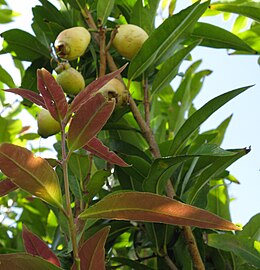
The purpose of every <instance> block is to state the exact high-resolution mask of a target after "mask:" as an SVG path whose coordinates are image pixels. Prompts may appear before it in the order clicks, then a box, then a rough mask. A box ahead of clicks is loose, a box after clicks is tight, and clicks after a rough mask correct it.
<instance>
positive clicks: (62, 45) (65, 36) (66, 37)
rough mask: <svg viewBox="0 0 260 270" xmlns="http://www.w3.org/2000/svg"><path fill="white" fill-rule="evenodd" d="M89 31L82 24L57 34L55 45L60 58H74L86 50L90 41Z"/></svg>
mask: <svg viewBox="0 0 260 270" xmlns="http://www.w3.org/2000/svg"><path fill="white" fill-rule="evenodd" d="M90 39H91V35H90V33H89V31H88V30H87V29H86V28H84V27H81V26H77V27H72V28H69V29H66V30H64V31H62V32H60V34H59V35H58V36H57V38H56V40H55V43H54V46H55V49H56V53H57V55H58V56H59V57H60V58H63V59H67V60H69V61H70V60H74V59H76V58H78V57H80V56H81V55H83V54H84V52H85V51H86V49H87V47H88V45H89V43H90Z"/></svg>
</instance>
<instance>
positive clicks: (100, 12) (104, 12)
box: [97, 0, 115, 25]
mask: <svg viewBox="0 0 260 270" xmlns="http://www.w3.org/2000/svg"><path fill="white" fill-rule="evenodd" d="M114 4H115V0H108V1H106V3H105V4H104V1H103V0H99V1H98V2H97V18H98V19H99V20H100V21H101V23H102V24H103V25H105V24H106V21H107V18H108V16H109V15H110V13H111V11H112V10H113V8H114Z"/></svg>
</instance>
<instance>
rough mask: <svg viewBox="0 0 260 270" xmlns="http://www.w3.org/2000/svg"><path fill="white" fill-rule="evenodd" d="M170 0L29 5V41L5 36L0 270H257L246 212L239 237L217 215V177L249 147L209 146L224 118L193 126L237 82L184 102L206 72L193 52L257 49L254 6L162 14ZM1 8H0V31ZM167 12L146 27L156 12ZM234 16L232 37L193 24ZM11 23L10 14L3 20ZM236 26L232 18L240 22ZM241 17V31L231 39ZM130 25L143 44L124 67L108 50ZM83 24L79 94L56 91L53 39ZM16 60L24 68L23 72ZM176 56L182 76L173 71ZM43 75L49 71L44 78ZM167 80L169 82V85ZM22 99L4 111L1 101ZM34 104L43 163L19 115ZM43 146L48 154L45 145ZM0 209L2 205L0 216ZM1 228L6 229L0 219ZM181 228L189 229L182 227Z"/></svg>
mask: <svg viewBox="0 0 260 270" xmlns="http://www.w3.org/2000/svg"><path fill="white" fill-rule="evenodd" d="M176 2H177V1H174V0H172V1H159V0H155V1H154V0H146V1H141V0H127V1H121V0H113V1H112V0H109V1H106V5H104V1H103V0H97V1H89V0H77V1H71V0H62V1H59V4H58V5H57V7H56V6H54V5H53V4H51V3H50V2H49V1H47V0H40V3H41V5H37V6H35V7H34V8H33V15H34V17H33V23H32V28H33V31H34V34H33V35H32V34H29V33H27V32H25V31H22V30H20V29H11V30H8V31H6V32H4V33H1V36H2V37H3V39H4V43H3V49H2V51H1V53H2V54H3V53H8V54H10V55H12V57H13V58H14V60H15V63H16V66H17V67H18V68H19V69H20V71H21V75H22V83H21V86H20V87H16V86H15V83H14V81H13V79H12V76H11V75H10V74H8V72H6V71H5V69H4V68H3V67H0V74H1V83H2V85H6V86H7V87H9V89H5V91H1V92H0V105H1V106H0V107H1V115H0V143H1V144H0V170H1V171H0V178H1V181H0V195H1V198H0V202H1V205H2V208H1V209H4V212H3V214H2V215H3V216H4V219H6V221H5V220H4V219H3V222H2V224H1V232H2V233H1V236H0V253H1V254H0V261H1V263H0V269H1V270H2V269H15V268H16V267H18V266H19V269H37V270H38V269H73V270H74V269H75V270H79V269H81V270H89V269H192V268H194V269H252V267H254V268H260V259H259V258H260V257H259V252H260V244H259V240H260V239H259V215H256V216H255V217H252V219H251V220H250V221H249V222H248V224H247V225H246V226H245V228H244V230H243V231H241V232H240V228H239V227H238V226H237V225H235V224H233V223H232V222H231V219H230V212H229V202H230V199H229V195H228V188H227V183H228V182H233V183H232V184H236V182H237V181H236V179H234V177H233V176H232V175H230V173H229V171H228V170H227V168H228V167H229V165H231V164H232V163H233V162H235V161H236V160H238V159H239V158H241V157H243V156H245V155H246V154H247V153H248V152H249V151H250V149H244V148H241V149H229V150H225V149H222V148H221V143H222V140H223V137H224V134H225V132H226V128H227V126H228V124H229V122H230V118H227V119H225V120H224V121H223V122H222V123H221V124H220V125H219V126H218V127H216V128H215V129H214V130H211V131H208V132H203V133H201V131H200V126H201V124H203V123H204V122H205V121H206V120H207V119H208V118H209V117H210V116H211V115H212V114H213V113H214V112H215V111H217V110H218V109H219V108H220V107H222V106H223V105H225V104H226V103H227V102H228V101H230V100H232V99H233V98H235V97H236V96H238V95H240V94H242V93H243V92H244V91H246V90H247V89H248V88H250V86H245V87H241V88H238V89H234V90H231V91H227V92H226V93H224V94H222V95H220V96H217V97H215V98H213V99H212V100H210V101H209V102H208V103H206V104H205V105H204V106H202V107H201V108H199V109H197V108H195V107H194V105H193V102H194V99H195V97H196V96H197V95H198V94H199V92H200V90H201V88H202V85H203V81H204V79H205V78H206V76H208V75H210V73H211V72H210V71H209V70H200V71H198V68H199V66H200V63H201V61H197V62H192V61H191V59H192V57H191V54H192V50H193V49H194V48H195V47H197V46H207V47H211V48H222V49H227V50H228V51H229V52H232V54H238V53H239V54H248V55H250V54H258V53H260V47H259V37H260V35H259V31H258V30H259V29H258V28H259V14H260V4H259V3H258V2H253V1H222V2H221V3H220V2H214V3H210V2H209V1H206V2H205V1H204V2H203V3H201V2H200V1H196V2H195V3H194V4H192V5H190V6H189V7H186V8H184V9H183V10H181V11H180V12H178V13H177V12H174V9H175V5H176ZM3 6H7V4H6V3H5V1H0V7H1V9H0V23H6V22H8V21H10V20H11V16H9V15H8V16H5V15H6V14H7V13H6V10H7V9H5V10H4V9H3V8H2V7H3ZM166 6H169V14H168V17H167V18H166V19H165V20H164V21H163V22H162V23H161V24H160V25H159V26H158V27H157V28H155V17H156V16H158V10H160V12H163V13H165V14H166V13H167V11H166ZM226 13H235V14H238V16H239V17H238V19H237V20H236V22H235V24H234V27H233V29H234V31H233V33H232V32H229V31H227V30H224V29H222V28H220V27H219V26H216V25H211V24H206V23H201V22H198V20H199V19H200V18H201V17H202V16H207V15H211V16H214V15H216V14H226ZM8 14H12V13H10V12H9V13H8ZM241 18H242V19H241ZM247 18H250V19H251V21H250V24H251V25H250V27H249V29H247V30H243V27H242V25H244V21H245V20H247ZM125 23H131V24H135V25H138V26H140V27H142V28H143V29H144V30H145V31H146V32H147V33H148V34H149V38H148V39H147V40H146V41H145V42H144V44H143V46H142V47H141V49H140V50H139V51H138V53H137V54H136V55H135V57H134V58H133V59H132V60H131V61H128V60H127V59H126V58H124V57H122V56H120V54H119V53H118V52H117V51H116V50H115V49H114V48H113V47H112V46H110V45H111V43H112V40H113V38H114V37H115V35H116V32H117V28H118V25H120V24H125ZM74 26H83V27H86V28H87V29H88V30H90V32H91V34H92V40H91V44H90V46H89V48H88V49H87V50H86V52H85V53H84V54H83V55H81V56H80V57H78V59H76V60H73V61H70V65H71V66H72V67H73V68H75V69H76V70H78V71H80V72H81V73H82V75H83V77H84V78H85V83H86V87H85V89H84V90H82V91H81V92H80V93H79V94H78V95H76V96H73V95H66V94H65V93H64V92H63V89H62V87H61V86H60V85H59V84H58V83H57V82H56V80H55V73H53V71H54V70H55V68H56V67H57V66H58V65H59V64H60V63H61V62H66V61H65V60H63V59H61V58H60V57H59V55H57V54H56V52H55V49H54V47H53V44H54V42H55V39H56V37H57V36H58V34H59V33H60V32H61V31H62V30H65V29H67V28H70V27H74ZM22 61H28V62H29V63H30V66H29V67H28V68H27V69H26V70H23V65H22ZM184 61H190V62H191V63H190V66H189V68H188V69H187V70H186V71H185V72H182V68H181V64H182V63H183V62H184ZM52 73H53V74H52ZM115 77H117V78H118V79H120V80H121V81H122V82H124V84H125V86H126V89H127V100H126V101H127V102H125V103H124V104H120V106H119V105H118V104H117V101H118V99H119V97H118V95H119V94H121V93H118V92H117V91H116V89H111V90H104V88H102V87H103V86H104V85H106V83H108V82H109V81H110V80H112V79H113V78H115ZM179 77H180V78H181V80H180V83H179V86H178V87H177V88H176V89H173V88H172V85H171V81H172V80H176V79H177V78H179ZM6 92H9V93H14V94H18V95H20V96H21V97H23V101H21V102H20V101H19V102H16V103H15V104H12V105H10V104H7V101H6V98H5V93H6ZM39 107H43V108H45V109H47V110H48V111H49V112H50V114H51V116H52V117H53V118H54V119H55V120H56V121H58V123H59V125H60V129H61V132H60V133H59V134H57V135H56V137H55V139H56V140H55V144H54V145H53V151H55V152H56V154H57V159H48V158H42V157H37V156H35V155H34V153H35V152H44V150H45V149H44V148H43V149H41V148H38V149H34V148H32V147H30V144H29V143H30V142H31V141H32V140H35V139H38V138H39V135H38V134H33V133H29V131H28V128H27V127H23V126H22V121H21V120H18V119H19V113H20V112H21V110H22V109H24V108H26V109H27V110H28V111H29V112H30V113H31V114H33V115H35V114H36V112H37V111H39ZM48 147H49V146H48ZM1 211H2V210H1ZM10 222H11V223H13V224H14V225H13V226H9V225H8V223H10ZM191 226H192V227H191Z"/></svg>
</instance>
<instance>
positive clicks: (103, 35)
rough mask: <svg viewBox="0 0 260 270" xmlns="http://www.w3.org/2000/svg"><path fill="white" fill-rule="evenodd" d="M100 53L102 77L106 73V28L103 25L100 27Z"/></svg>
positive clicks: (100, 74) (100, 75)
mask: <svg viewBox="0 0 260 270" xmlns="http://www.w3.org/2000/svg"><path fill="white" fill-rule="evenodd" d="M99 55H100V65H99V77H102V76H104V75H105V74H106V30H105V29H104V28H103V26H100V28H99Z"/></svg>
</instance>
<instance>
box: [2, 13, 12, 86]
mask: <svg viewBox="0 0 260 270" xmlns="http://www.w3.org/2000/svg"><path fill="white" fill-rule="evenodd" d="M1 11H2V10H1ZM0 74H1V78H0V81H1V82H2V83H4V84H6V85H7V86H8V87H15V83H14V81H13V78H12V77H11V75H10V74H9V73H8V72H7V71H6V70H5V69H4V68H3V67H2V66H1V65H0Z"/></svg>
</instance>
